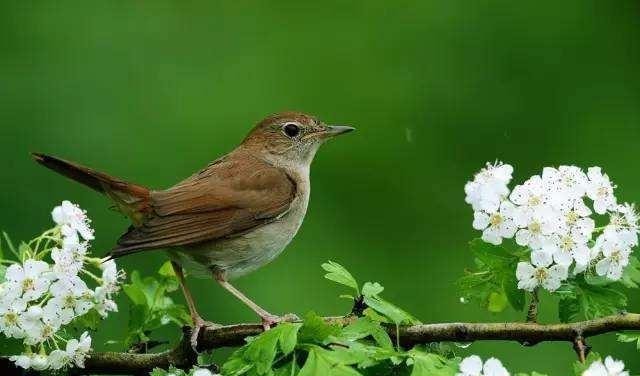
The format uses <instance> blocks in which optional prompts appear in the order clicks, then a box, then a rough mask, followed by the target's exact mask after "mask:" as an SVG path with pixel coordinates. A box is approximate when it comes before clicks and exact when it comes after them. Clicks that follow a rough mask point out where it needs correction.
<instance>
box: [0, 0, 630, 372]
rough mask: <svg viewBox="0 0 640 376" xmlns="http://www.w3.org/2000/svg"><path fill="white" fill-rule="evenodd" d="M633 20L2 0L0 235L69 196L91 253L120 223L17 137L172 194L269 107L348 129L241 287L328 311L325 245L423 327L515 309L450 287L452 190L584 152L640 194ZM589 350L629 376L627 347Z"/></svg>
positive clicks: (467, 220) (550, 5) (579, 7)
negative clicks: (485, 173) (484, 175)
mask: <svg viewBox="0 0 640 376" xmlns="http://www.w3.org/2000/svg"><path fill="white" fill-rule="evenodd" d="M639 16H640V3H639V2H638V1H635V0H619V1H585V0H568V1H562V2H558V1H550V0H543V1H535V2H533V1H531V2H513V1H506V0H487V1H474V2H470V1H462V0H456V1H454V0H447V1H415V2H411V1H401V2H395V3H394V5H393V6H389V5H388V4H387V2H384V1H367V2H359V1H356V2H343V1H324V2H322V5H320V4H319V3H317V2H315V3H314V4H313V5H305V4H301V2H298V1H279V2H242V1H233V2H232V1H224V2H210V3H199V2H191V1H186V2H177V1H135V2H95V3H92V4H90V2H82V1H77V2H72V1H60V2H38V3H37V4H34V3H32V2H20V1H5V2H3V3H2V5H0V34H1V35H2V38H0V140H1V142H2V144H1V145H0V155H1V156H2V162H3V167H2V169H1V174H2V178H1V179H0V191H1V192H2V194H0V213H1V216H0V227H1V228H2V229H4V230H6V231H8V232H9V233H10V234H12V235H13V237H14V238H16V239H27V238H30V237H32V236H33V235H35V234H36V233H38V232H39V231H41V230H43V229H45V228H48V227H49V226H50V225H51V220H50V216H49V211H50V209H51V208H52V207H53V206H55V205H56V204H58V203H59V202H60V201H61V200H63V199H69V200H72V201H74V202H77V203H78V204H80V205H81V206H82V207H83V208H85V209H87V210H88V212H89V215H90V216H91V217H92V218H93V224H94V227H95V228H96V234H97V239H96V241H95V242H94V246H93V252H94V253H97V254H103V253H105V252H106V251H107V250H109V249H110V248H111V247H112V246H113V244H114V242H115V240H116V239H117V238H118V236H119V235H120V234H121V233H122V232H123V231H124V229H125V228H126V226H128V223H127V221H126V220H125V219H124V218H122V217H121V216H120V215H118V214H116V213H114V212H112V211H110V210H108V207H109V206H110V204H109V203H108V202H107V200H105V199H104V198H103V197H100V196H99V195H97V194H94V193H93V192H92V191H90V190H88V189H86V188H84V187H82V186H80V185H78V184H75V183H72V182H70V181H68V180H66V179H64V178H62V177H60V176H56V175H54V174H53V173H52V172H50V171H47V170H45V169H43V168H41V167H39V166H37V165H36V164H35V163H33V162H32V161H31V159H30V157H29V152H30V151H36V150H37V151H42V152H47V153H51V154H54V155H58V156H61V157H64V158H67V159H71V160H75V161H78V162H81V163H83V164H86V165H88V166H92V167H94V168H96V169H100V170H103V171H105V172H108V173H111V174H113V175H115V176H119V177H122V178H126V179H130V180H132V181H134V182H137V183H140V184H144V185H147V186H150V187H155V188H164V187H168V186H170V185H172V184H173V183H175V182H177V181H178V180H180V179H182V178H184V177H186V176H188V175H190V174H191V173H192V172H194V171H195V170H197V169H199V168H201V167H203V166H205V165H206V164H207V163H208V162H209V161H211V160H213V159H215V158H216V157H218V156H220V155H222V154H224V153H226V152H227V151H229V150H231V149H232V148H234V147H235V145H236V144H237V143H238V142H240V141H241V140H242V138H243V137H244V135H245V134H246V133H247V131H248V130H249V129H250V128H251V127H252V125H253V124H255V123H256V122H257V121H258V120H260V119H261V118H262V117H264V116H266V115H268V114H271V113H273V112H278V111H281V110H290V109H291V110H300V111H305V112H309V113H312V114H315V115H317V116H319V117H320V118H321V119H323V120H324V121H326V122H328V123H332V122H333V123H340V124H350V125H353V126H355V127H357V128H358V132H357V133H354V134H350V135H349V136H347V137H344V138H340V139H339V140H336V141H335V142H332V143H331V144H329V145H327V146H326V147H325V148H324V149H323V150H321V151H320V153H319V155H318V157H317V159H316V162H315V163H314V166H313V169H312V181H313V192H312V198H311V203H310V208H309V212H308V215H307V218H306V221H305V223H304V225H303V227H302V229H301V231H300V233H299V234H298V236H297V237H296V239H295V240H294V241H293V243H292V244H291V245H290V246H289V247H288V249H287V250H286V251H285V253H284V254H283V255H282V256H281V257H280V258H278V259H277V260H275V261H274V262H273V263H272V264H270V265H268V266H267V267H265V268H263V269H261V270H260V271H258V272H256V273H254V274H252V275H249V276H247V277H244V278H242V279H240V280H238V281H237V286H238V287H239V288H240V289H242V290H244V291H245V292H246V293H247V294H248V295H249V296H251V297H253V298H255V300H256V301H257V302H259V303H261V304H262V305H263V306H264V307H265V308H267V309H269V310H271V311H272V312H274V313H285V312H296V313H298V314H304V313H305V312H307V311H309V310H315V311H317V312H318V313H319V314H326V315H335V314H341V313H344V312H346V311H347V310H348V309H349V308H350V307H349V303H348V302H347V301H345V300H341V299H338V298H337V295H339V294H340V293H343V290H341V289H340V288H339V287H337V286H335V285H333V284H331V283H329V282H327V281H324V280H323V278H322V275H323V272H322V271H321V269H320V264H321V263H322V262H324V261H326V260H329V259H331V260H335V261H337V262H340V263H342V264H343V265H345V266H347V267H348V268H349V269H350V270H351V271H352V272H353V274H354V275H355V276H356V277H357V278H358V279H359V280H360V281H366V280H377V281H380V282H381V283H382V284H383V285H384V286H385V287H386V290H385V293H384V296H385V297H387V298H388V299H389V300H391V301H393V302H395V303H397V304H398V305H400V306H402V307H404V308H406V309H407V310H408V311H410V312H412V313H414V314H415V315H416V316H418V317H419V318H420V319H421V320H422V321H424V322H439V321H452V320H454V321H458V320H460V321H462V320H470V321H505V320H521V319H523V314H521V313H517V312H513V311H507V312H505V313H502V314H498V315H494V314H490V313H487V312H486V311H483V310H482V309H480V308H478V307H476V306H473V305H463V304H460V302H459V295H458V293H457V291H456V287H455V286H454V282H455V280H456V279H457V278H458V277H459V276H460V275H461V274H462V271H463V269H464V268H465V267H468V266H471V265H472V258H471V255H470V253H469V251H468V249H467V242H468V241H469V240H471V239H472V238H474V237H476V236H478V235H479V234H478V233H477V232H475V231H474V230H473V229H472V228H471V219H472V211H471V209H470V207H468V206H467V205H466V204H465V203H464V193H463V186H464V183H465V182H466V181H467V180H468V179H469V178H470V177H471V176H472V174H473V173H474V172H475V171H477V170H478V169H479V168H480V167H482V165H483V164H484V163H485V162H486V161H493V160H495V159H496V158H497V159H500V160H504V161H506V162H509V163H511V164H513V165H514V167H515V174H514V178H515V181H516V182H522V181H523V180H524V179H525V178H527V177H528V176H530V175H532V174H534V173H537V172H539V171H540V170H541V169H542V167H543V166H547V165H557V164H577V165H580V166H583V167H587V166H591V165H594V164H597V165H600V166H602V167H603V168H604V170H605V171H606V172H608V173H609V174H610V175H611V177H612V179H613V180H614V182H615V183H616V184H618V186H619V188H618V190H617V192H618V193H617V194H618V197H619V198H620V199H622V200H625V201H640V176H638V168H637V163H636V160H637V153H638V152H637V150H638V146H637V145H638V141H639V138H640V24H639V22H638V20H639V18H638V17H639ZM164 260H165V256H164V254H163V253H162V252H156V253H145V254H143V255H136V256H132V257H129V258H126V259H123V260H122V264H123V266H124V268H125V269H126V270H128V271H131V270H133V269H140V270H142V271H143V272H144V273H154V272H155V270H157V268H158V267H160V265H161V264H162V262H163V261H164ZM189 283H190V286H191V288H192V290H193V291H194V294H195V296H196V298H197V301H198V305H199V307H200V310H201V312H202V313H203V314H204V316H205V317H206V318H208V319H210V320H212V321H217V322H222V323H234V322H246V321H254V320H255V318H254V316H253V314H252V312H250V311H249V310H247V309H246V308H245V307H244V306H242V305H241V304H240V303H239V302H238V301H236V300H235V299H234V298H232V297H231V296H230V295H229V294H228V293H226V292H224V291H223V290H222V289H220V288H219V287H217V286H216V285H215V282H213V281H207V280H193V279H191V280H190V281H189ZM633 294H634V295H631V296H630V301H631V303H632V304H631V307H630V308H629V310H635V311H638V310H640V304H639V302H638V298H639V294H638V293H637V292H636V293H633ZM175 297H176V299H177V300H179V301H182V297H181V295H179V294H176V295H175ZM555 307H556V306H555V304H554V302H549V301H548V299H547V302H546V303H545V304H544V305H543V307H542V314H541V320H542V321H543V322H554V321H556V320H557V319H556V317H557V312H556V308H555ZM126 320H127V308H126V306H121V312H120V313H118V314H115V315H113V316H111V317H110V319H109V320H108V321H106V323H105V326H106V327H107V328H106V329H107V330H102V331H101V332H100V333H101V334H98V336H97V338H96V340H95V342H94V343H95V345H96V347H97V348H98V349H105V348H109V347H108V346H105V345H104V341H106V340H107V339H118V338H121V337H123V336H124V333H125V330H126V329H125V323H126ZM105 333H107V334H108V335H105ZM177 333H178V330H173V329H172V330H170V331H169V332H168V333H167V336H169V337H171V336H173V338H175V336H176V335H177ZM591 342H592V345H594V348H595V350H596V351H598V352H600V353H602V354H613V355H616V356H618V357H622V358H623V359H625V360H626V361H627V363H628V365H629V368H631V369H632V370H634V371H636V372H638V371H639V370H640V359H639V358H638V356H637V352H636V350H635V348H634V346H633V344H624V345H623V344H618V343H616V342H615V337H614V336H613V335H610V336H603V337H599V338H598V339H595V340H593V341H591ZM458 351H459V352H460V354H461V355H465V354H467V353H471V352H473V353H479V354H481V355H483V356H489V355H493V356H497V357H499V358H501V359H502V360H503V361H504V363H505V364H506V365H507V367H508V368H509V369H511V370H514V371H515V370H518V371H531V370H534V369H535V370H536V371H540V372H549V373H552V374H553V375H561V374H567V373H568V372H569V370H570V367H571V362H573V361H574V359H575V354H574V352H573V350H572V349H571V347H570V346H569V345H568V344H564V343H563V344H552V343H545V344H541V345H539V346H537V347H534V348H531V349H527V348H523V347H521V346H520V345H518V344H514V343H477V344H474V345H472V346H471V347H470V348H469V349H466V350H462V349H461V350H458ZM222 354H224V353H222Z"/></svg>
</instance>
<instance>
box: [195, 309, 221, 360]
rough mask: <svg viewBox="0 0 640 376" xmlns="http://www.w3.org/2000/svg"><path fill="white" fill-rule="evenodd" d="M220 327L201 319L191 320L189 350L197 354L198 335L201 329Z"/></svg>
mask: <svg viewBox="0 0 640 376" xmlns="http://www.w3.org/2000/svg"><path fill="white" fill-rule="evenodd" d="M221 326H222V325H220V324H216V323H213V322H211V321H205V320H203V319H202V317H197V318H194V319H193V327H192V328H191V339H190V340H189V343H190V344H191V348H192V349H193V351H195V352H198V339H199V338H200V334H201V333H202V330H203V329H207V328H211V329H215V328H220V327H221Z"/></svg>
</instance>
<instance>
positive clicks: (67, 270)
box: [51, 248, 83, 280]
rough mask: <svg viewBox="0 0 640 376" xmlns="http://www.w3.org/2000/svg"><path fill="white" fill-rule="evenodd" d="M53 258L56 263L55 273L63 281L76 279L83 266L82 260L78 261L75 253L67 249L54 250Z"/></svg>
mask: <svg viewBox="0 0 640 376" xmlns="http://www.w3.org/2000/svg"><path fill="white" fill-rule="evenodd" d="M51 258H52V259H53V262H54V265H53V268H52V270H53V273H54V275H55V276H56V278H58V279H61V280H64V279H70V278H73V277H75V276H76V275H77V274H78V273H79V272H80V270H81V269H82V266H83V262H82V259H80V260H78V258H77V257H76V255H75V254H74V253H73V251H71V250H70V249H67V248H63V249H59V248H53V249H52V250H51Z"/></svg>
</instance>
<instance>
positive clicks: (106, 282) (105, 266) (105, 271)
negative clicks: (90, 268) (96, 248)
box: [100, 260, 125, 293]
mask: <svg viewBox="0 0 640 376" xmlns="http://www.w3.org/2000/svg"><path fill="white" fill-rule="evenodd" d="M100 269H102V285H103V286H104V287H105V288H106V289H107V290H108V291H109V293H115V292H118V290H119V289H120V288H119V286H118V285H119V283H120V282H121V280H123V279H124V278H125V275H124V272H123V271H118V269H117V267H116V262H115V261H114V260H108V261H105V262H103V263H101V264H100Z"/></svg>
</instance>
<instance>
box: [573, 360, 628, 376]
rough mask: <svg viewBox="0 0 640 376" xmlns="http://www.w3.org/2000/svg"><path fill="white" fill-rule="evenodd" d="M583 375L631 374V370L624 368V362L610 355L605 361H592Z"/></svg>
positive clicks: (613, 375) (620, 375)
mask: <svg viewBox="0 0 640 376" xmlns="http://www.w3.org/2000/svg"><path fill="white" fill-rule="evenodd" d="M582 376H629V372H627V371H625V370H624V362H622V361H621V360H614V359H613V358H612V357H610V356H608V357H607V358H606V359H605V360H604V363H602V361H601V360H597V361H595V362H593V363H591V365H590V366H589V368H588V369H587V370H586V371H584V372H583V373H582Z"/></svg>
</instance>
